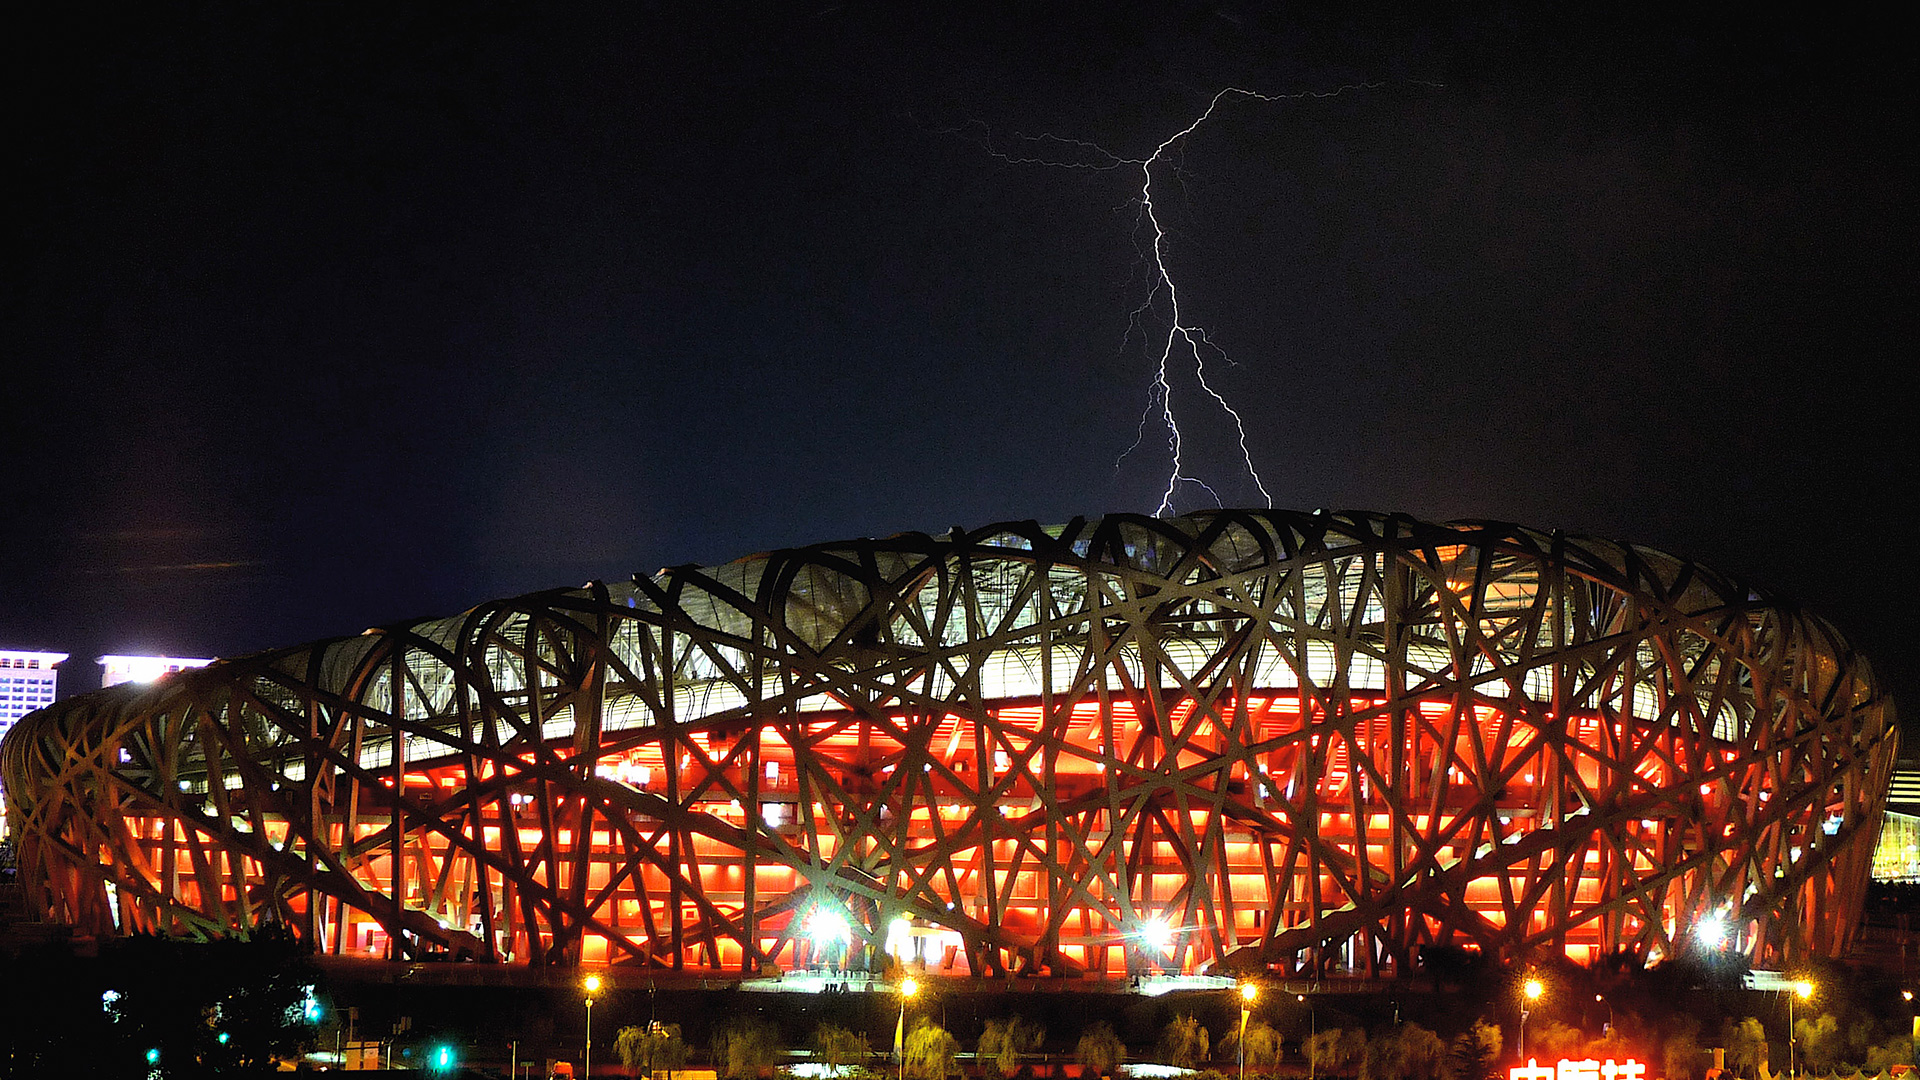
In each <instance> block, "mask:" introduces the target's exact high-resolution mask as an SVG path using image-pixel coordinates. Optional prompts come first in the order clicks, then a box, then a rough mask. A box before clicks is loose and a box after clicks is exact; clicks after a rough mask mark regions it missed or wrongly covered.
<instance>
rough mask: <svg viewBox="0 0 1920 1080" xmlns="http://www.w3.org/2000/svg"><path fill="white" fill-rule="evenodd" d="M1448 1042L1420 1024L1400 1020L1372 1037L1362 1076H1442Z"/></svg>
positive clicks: (1365, 1079) (1418, 1079)
mask: <svg viewBox="0 0 1920 1080" xmlns="http://www.w3.org/2000/svg"><path fill="white" fill-rule="evenodd" d="M1446 1056H1447V1046H1446V1044H1445V1043H1443V1042H1441V1041H1440V1036H1438V1035H1435V1034H1434V1033H1433V1032H1431V1031H1428V1030H1427V1029H1426V1028H1423V1027H1421V1026H1420V1025H1419V1024H1400V1025H1398V1026H1396V1027H1394V1028H1392V1029H1391V1030H1388V1031H1383V1032H1381V1033H1380V1034H1378V1035H1375V1036H1374V1037H1373V1038H1372V1039H1370V1040H1368V1042H1367V1048H1366V1052H1365V1056H1364V1058H1363V1060H1362V1064H1361V1072H1360V1076H1361V1080H1438V1078H1439V1076H1440V1072H1441V1068H1442V1067H1443V1066H1444V1065H1445V1063H1446Z"/></svg>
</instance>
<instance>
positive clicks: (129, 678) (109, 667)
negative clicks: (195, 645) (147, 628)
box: [100, 656, 213, 689]
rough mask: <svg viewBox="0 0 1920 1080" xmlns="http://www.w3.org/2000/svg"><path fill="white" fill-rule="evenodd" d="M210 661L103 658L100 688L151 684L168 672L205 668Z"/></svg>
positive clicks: (185, 657)
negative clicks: (136, 683)
mask: <svg viewBox="0 0 1920 1080" xmlns="http://www.w3.org/2000/svg"><path fill="white" fill-rule="evenodd" d="M211 663H213V661H212V659H201V658H198V657H191V656H103V657H101V658H100V666H101V667H102V668H104V669H105V670H104V671H102V672H101V673H100V687H101V689H105V688H107V687H109V686H119V685H120V684H121V683H123V682H152V681H153V680H155V679H157V678H159V677H160V676H162V675H165V674H167V673H169V672H174V671H180V670H182V669H184V668H197V667H206V666H207V665H208V664H211Z"/></svg>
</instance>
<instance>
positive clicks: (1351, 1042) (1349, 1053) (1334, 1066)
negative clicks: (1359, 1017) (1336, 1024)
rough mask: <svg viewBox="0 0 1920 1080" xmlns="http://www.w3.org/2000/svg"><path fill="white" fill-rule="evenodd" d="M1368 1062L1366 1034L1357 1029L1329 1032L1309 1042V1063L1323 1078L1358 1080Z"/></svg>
mask: <svg viewBox="0 0 1920 1080" xmlns="http://www.w3.org/2000/svg"><path fill="white" fill-rule="evenodd" d="M1366 1058H1367V1033H1366V1032H1364V1031H1361V1030H1359V1029H1357V1028H1327V1029H1325V1030H1323V1031H1316V1032H1314V1033H1313V1035H1312V1037H1310V1038H1308V1039H1307V1060H1308V1061H1310V1062H1312V1063H1313V1065H1312V1071H1313V1072H1315V1073H1317V1074H1318V1075H1320V1076H1358V1075H1360V1067H1361V1065H1362V1064H1364V1063H1365V1061H1366Z"/></svg>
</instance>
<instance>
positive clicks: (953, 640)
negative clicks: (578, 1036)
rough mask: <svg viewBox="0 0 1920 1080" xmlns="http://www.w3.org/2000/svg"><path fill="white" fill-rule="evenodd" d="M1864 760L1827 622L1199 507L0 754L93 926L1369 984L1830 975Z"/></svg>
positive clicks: (1292, 519) (783, 962)
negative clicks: (1441, 957)
mask: <svg viewBox="0 0 1920 1080" xmlns="http://www.w3.org/2000/svg"><path fill="white" fill-rule="evenodd" d="M1897 743H1898V737H1897V727H1896V725H1895V719H1894V713H1893V707H1892V704H1891V702H1890V701H1889V699H1888V697H1887V695H1886V692H1885V690H1884V688H1883V687H1882V686H1881V685H1880V684H1879V683H1878V682H1876V680H1875V678H1874V676H1873V674H1872V672H1871V671H1870V669H1869V668H1868V666H1867V664H1866V663H1865V661H1864V660H1862V659H1861V658H1860V657H1859V656H1858V655H1856V653H1855V652H1854V651H1853V650H1852V649H1851V648H1850V647H1849V646H1848V645H1847V643H1846V642H1845V641H1844V640H1843V639H1842V638H1841V637H1840V635H1839V634H1838V633H1836V632H1835V631H1834V630H1833V628H1832V627H1830V626H1829V625H1827V624H1826V623H1824V622H1822V621H1820V620H1819V619H1817V618H1814V617H1812V616H1810V615H1807V614H1805V613H1803V612H1800V611H1798V610H1796V609H1794V608H1791V607H1789V606H1786V605H1783V604H1780V603H1776V602H1774V601H1773V600H1770V599H1769V598H1768V597H1767V596H1766V595H1765V594H1764V593H1762V592H1759V591H1757V590H1755V589H1754V588H1753V587H1751V586H1749V585H1747V584H1744V583H1741V582H1738V581H1735V580H1733V579H1731V578H1728V577H1725V576H1723V575H1720V574H1718V573H1715V572H1713V571H1711V570H1708V569H1706V568H1704V567H1702V566H1699V565H1698V564H1695V563H1692V562H1689V561H1687V560H1684V559H1680V558H1676V557H1674V556H1671V555H1666V554H1663V553H1660V552H1657V551H1652V550H1649V549H1647V548H1642V547H1637V546H1632V545H1623V544H1615V543H1611V542H1604V541H1597V540H1591V539H1581V538H1576V537H1569V536H1564V535H1561V534H1557V533H1543V532H1537V531H1533V530H1528V529H1523V528H1518V527H1514V526H1508V525H1498V524H1459V525H1450V526H1449V525H1434V524H1426V523H1422V522H1418V521H1414V520H1412V519H1409V518H1405V517H1399V516H1384V515H1367V514H1295V513H1284V512H1241V511H1219V512H1209V513H1200V514H1192V515H1187V516H1185V517H1180V518H1173V519H1155V518H1149V517H1139V516H1131V515H1127V516H1120V515H1115V516H1109V517H1105V518H1100V519H1093V520H1075V521H1073V522H1071V523H1069V524H1067V525H1064V526H1057V527H1045V528H1043V527H1041V526H1038V525H1034V524H1031V523H1016V524H1003V525H994V526H989V527H987V528H984V529H980V530H977V531H974V532H970V533H963V532H960V531H958V530H956V531H955V532H954V533H952V534H951V535H947V536H941V537H931V536H926V535H921V534H905V535H902V536H897V537H893V538H889V539H884V540H854V541H848V542H844V543H833V544H823V545H819V546H815V547H809V548H801V549H795V550H789V551H780V552H775V553H772V554H768V555H759V556H754V557H751V558H747V559H742V560H739V561H737V562H733V563H729V564H727V565H724V566H719V567H709V568H694V567H687V568H679V569H673V570H666V571H662V572H660V573H659V574H656V575H653V576H639V577H636V578H635V579H634V580H632V581H630V582H621V583H612V584H603V583H598V582H595V583H590V584H588V585H587V586H584V587H582V588H578V589H561V590H555V591H551V592H544V593H537V594H534V595H530V596H525V597H520V598H517V599H512V600H504V601H499V602H495V603H489V604H484V605H482V606H480V607H477V608H475V609H473V610H471V611H469V612H467V613H465V614H463V615H460V616H456V617H453V618H448V619H438V620H429V621H421V622H414V623H408V624H404V625H397V626H391V627H386V628H382V629H378V630H370V631H368V632H366V633H365V634H363V635H361V636H358V637H350V638H340V639H335V640H330V641H323V642H319V643H316V644H312V645H307V646H302V647H299V648H293V649H285V650H281V651H277V652H268V653H261V654H257V655H253V656H247V657H241V658H238V659H233V660H226V661H222V662H219V663H216V664H213V665H211V666H209V667H207V668H205V669H202V670H198V671H183V672H180V673H179V674H177V675H175V676H173V677H172V678H170V679H168V680H166V681H165V682H163V683H160V684H158V685H155V686H152V687H147V688H143V689H133V688H130V687H117V688H115V689H113V690H107V691H101V692H99V693H95V694H90V695H86V696H84V697H80V698H75V699H71V700H69V701H66V702H63V703H61V705H60V706H59V707H58V708H56V709H53V710H50V711H48V712H45V713H42V714H40V716H39V717H37V718H36V720H35V721H34V722H32V723H30V724H27V725H23V726H21V727H20V728H18V729H17V730H16V731H15V732H14V733H13V734H12V736H11V737H10V738H9V739H8V740H7V741H6V742H5V744H4V745H0V770H3V771H4V775H5V777H6V779H7V782H8V783H9V784H10V785H17V789H18V790H20V791H22V792H23V793H24V794H23V796H22V797H21V798H20V799H19V800H18V803H17V805H16V807H15V810H14V812H15V817H16V824H17V825H18V826H19V827H20V833H21V837H22V847H21V858H22V860H23V865H32V866H36V867H38V868H39V872H37V873H33V874H27V873H23V874H22V875H21V876H22V879H23V880H29V881H30V887H31V888H33V889H35V890H37V891H36V892H35V893H34V894H33V895H32V896H31V898H30V899H31V901H32V902H33V903H34V904H35V905H37V906H39V907H41V908H43V909H45V910H46V911H47V912H48V914H49V915H50V916H51V917H54V918H57V919H60V920H64V921H68V922H72V923H75V924H77V925H79V926H80V927H82V928H84V929H85V930H88V931H91V932H95V933H103V934H104V933H113V932H121V933H126V932H134V931H155V932H165V933H174V934H181V933H190V934H205V933H220V932H226V931H229V930H232V929H235V928H244V927H247V926H251V925H254V924H256V923H257V922H259V921H261V920H265V919H272V920H278V921H282V922H284V923H286V924H288V925H290V926H292V927H294V928H295V929H296V930H297V931H298V932H299V933H301V934H302V935H305V936H306V937H308V938H309V939H310V940H313V941H314V942H316V943H317V944H318V945H319V946H320V947H321V948H322V949H323V950H324V951H326V952H330V953H333V952H338V953H346V954H361V955H366V954H372V955H383V956H391V957H396V958H398V957H417V956H421V955H426V954H438V955H449V956H470V957H473V958H477V959H480V960H491V961H504V962H511V963H550V962H570V961H580V962H587V963H594V964H599V963H602V962H608V963H615V964H619V963H631V964H650V965H661V966H668V967H683V968H696V969H703V970H711V971H731V972H736V973H737V972H757V971H761V970H764V969H765V967H767V966H769V965H774V966H780V967H787V968H791V967H796V966H806V965H811V964H818V963H823V962H832V963H835V964H839V963H842V962H846V963H853V964H856V965H858V964H868V965H871V964H872V963H874V961H875V960H876V957H877V954H878V953H880V952H881V951H885V950H891V951H894V952H896V953H908V952H910V953H911V954H912V955H913V956H914V957H915V958H916V959H917V960H919V961H922V962H924V963H926V964H927V965H928V966H929V967H930V968H932V969H935V970H948V971H953V972H972V973H988V972H991V973H998V972H1002V971H1006V970H1017V971H1023V972H1031V973H1043V972H1046V973H1054V974H1067V973H1076V972H1085V973H1089V974H1094V975H1108V976H1120V975H1123V974H1141V973H1148V972H1154V971H1162V972H1196V971H1208V970H1214V971H1218V970H1224V969H1248V968H1266V969H1268V970H1274V971H1282V972H1292V971H1299V970H1303V969H1312V970H1322V971H1332V970H1344V971H1349V972H1354V973H1359V974H1376V975H1377V974H1391V973H1406V972H1408V971H1410V970H1411V969H1412V966H1413V965H1414V964H1415V963H1416V961H1417V957H1418V952H1419V950H1420V949H1421V948H1422V947H1424V946H1426V945H1429V944H1450V945H1459V946H1464V947H1467V948H1470V949H1477V950H1482V951H1485V952H1488V953H1492V954H1496V955H1499V956H1503V957H1516V956H1521V955H1528V956H1537V955H1540V954H1545V953H1560V954H1564V955H1566V956H1568V957H1570V958H1572V959H1574V960H1576V961H1588V960H1592V959H1596V958H1598V957H1601V956H1605V955H1608V954H1611V953H1612V952H1614V951H1615V950H1624V951H1626V952H1627V953H1630V954H1632V955H1635V956H1638V957H1641V958H1643V959H1647V960H1652V961H1658V960H1659V959H1661V958H1663V957H1666V956H1671V955H1674V954H1675V952H1676V951H1677V950H1680V949H1686V948H1693V947H1705V946H1703V945H1701V944H1700V943H1699V942H1696V941H1695V940H1694V938H1693V936H1692V934H1693V931H1692V927H1693V926H1694V924H1695V923H1696V922H1698V921H1705V920H1710V921H1711V922H1712V924H1713V925H1714V926H1715V927H1716V928H1717V930H1716V934H1715V942H1716V943H1717V944H1716V947H1720V948H1727V949H1734V950H1738V951H1740V952H1742V953H1744V954H1745V955H1747V956H1748V957H1749V958H1750V959H1751V960H1752V961H1753V962H1754V963H1756V964H1760V965H1766V966H1778V965H1782V964H1785V963H1790V962H1797V961H1799V960H1802V959H1805V958H1806V957H1808V956H1811V955H1834V954H1836V953H1838V952H1840V951H1842V950H1843V949H1844V948H1845V947H1846V945H1847V944H1848V942H1849V940H1850V939H1851V937H1852V935H1853V934H1854V931H1855V928H1856V925H1857V923H1858V919H1859V914H1860V908H1861V903H1862V900H1863V894H1864V889H1865V887H1866V883H1867V880H1868V872H1869V869H1870V861H1871V856H1872V852H1873V842H1874V838H1875V836H1876V834H1877V832H1878V829H1879V825H1880V818H1881V813H1882V810H1883V806H1884V801H1885V797H1886V791H1887V783H1888V777H1889V774H1890V772H1891V770H1892V768H1893V763H1894V759H1895V755H1896V753H1897V750H1898V745H1897ZM105 791H111V792H112V793H113V797H112V799H111V800H106V799H102V798H101V797H100V796H99V795H98V793H99V792H105Z"/></svg>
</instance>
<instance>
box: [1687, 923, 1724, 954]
mask: <svg viewBox="0 0 1920 1080" xmlns="http://www.w3.org/2000/svg"><path fill="white" fill-rule="evenodd" d="M1694 934H1695V935H1696V936H1697V937H1699V939H1700V944H1702V945H1705V946H1706V947H1707V948H1709V949H1718V948H1720V947H1721V946H1722V945H1725V944H1726V943H1727V920H1726V919H1725V917H1723V916H1720V915H1709V916H1707V917H1706V918H1704V919H1701V920H1700V926H1699V928H1698V929H1696V930H1695V931H1694Z"/></svg>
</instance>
